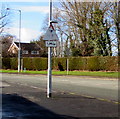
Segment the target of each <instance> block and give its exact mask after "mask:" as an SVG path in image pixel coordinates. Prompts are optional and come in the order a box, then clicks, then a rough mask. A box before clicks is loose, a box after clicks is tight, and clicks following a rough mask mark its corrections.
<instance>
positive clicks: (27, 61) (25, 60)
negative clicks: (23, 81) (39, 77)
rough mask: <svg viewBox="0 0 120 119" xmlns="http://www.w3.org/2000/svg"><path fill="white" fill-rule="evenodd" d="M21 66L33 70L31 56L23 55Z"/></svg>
mask: <svg viewBox="0 0 120 119" xmlns="http://www.w3.org/2000/svg"><path fill="white" fill-rule="evenodd" d="M23 67H24V68H26V69H27V70H34V69H35V66H34V64H33V58H29V57H25V58H23Z"/></svg>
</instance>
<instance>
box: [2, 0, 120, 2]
mask: <svg viewBox="0 0 120 119" xmlns="http://www.w3.org/2000/svg"><path fill="white" fill-rule="evenodd" d="M69 1H70V2H71V1H72V2H73V1H74V0H69ZM76 1H77V2H106V0H76ZM0 2H49V1H48V0H0ZM53 2H59V0H53ZM107 2H119V0H107Z"/></svg>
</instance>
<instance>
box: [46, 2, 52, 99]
mask: <svg viewBox="0 0 120 119" xmlns="http://www.w3.org/2000/svg"><path fill="white" fill-rule="evenodd" d="M49 7H50V13H49V25H50V24H51V23H50V21H51V20H52V0H49ZM51 54H52V48H51V47H48V79H47V98H50V97H52V70H51V66H52V60H51V59H52V55H51Z"/></svg>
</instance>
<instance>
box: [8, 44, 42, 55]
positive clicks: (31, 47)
mask: <svg viewBox="0 0 120 119" xmlns="http://www.w3.org/2000/svg"><path fill="white" fill-rule="evenodd" d="M20 47H21V52H22V57H40V56H41V50H42V49H41V48H40V47H39V45H37V44H36V43H20ZM18 49H19V43H18V42H13V43H12V44H11V46H10V47H9V49H8V52H9V54H10V55H11V56H16V55H17V54H18Z"/></svg>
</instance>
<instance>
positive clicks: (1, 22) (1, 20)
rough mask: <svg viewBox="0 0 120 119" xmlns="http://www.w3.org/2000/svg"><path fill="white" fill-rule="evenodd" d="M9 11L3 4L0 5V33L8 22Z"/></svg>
mask: <svg viewBox="0 0 120 119" xmlns="http://www.w3.org/2000/svg"><path fill="white" fill-rule="evenodd" d="M9 15H10V12H9V11H8V10H7V9H6V7H5V5H2V8H1V12H0V34H1V33H2V32H3V31H4V29H5V27H6V26H7V25H8V24H9V23H10V21H9Z"/></svg>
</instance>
